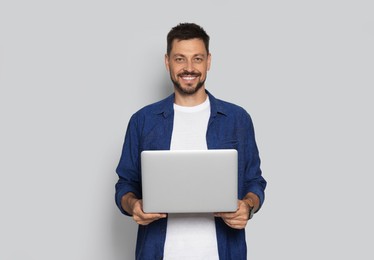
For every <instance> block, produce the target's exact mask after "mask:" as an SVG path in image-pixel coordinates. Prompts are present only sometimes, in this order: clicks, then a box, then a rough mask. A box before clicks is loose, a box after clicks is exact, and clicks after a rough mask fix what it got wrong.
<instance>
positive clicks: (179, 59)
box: [175, 57, 184, 63]
mask: <svg viewBox="0 0 374 260" xmlns="http://www.w3.org/2000/svg"><path fill="white" fill-rule="evenodd" d="M175 62H178V63H182V62H184V58H182V57H176V58H175Z"/></svg>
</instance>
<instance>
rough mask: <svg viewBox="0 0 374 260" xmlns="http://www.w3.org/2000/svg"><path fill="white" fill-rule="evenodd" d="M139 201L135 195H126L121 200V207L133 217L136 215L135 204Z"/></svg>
mask: <svg viewBox="0 0 374 260" xmlns="http://www.w3.org/2000/svg"><path fill="white" fill-rule="evenodd" d="M138 200H139V199H138V198H137V197H136V196H135V194H134V193H132V192H128V193H126V194H125V195H123V196H122V198H121V206H122V208H123V210H125V211H126V212H127V213H128V214H130V215H131V216H132V215H133V214H134V212H133V209H134V204H135V202H137V201H138Z"/></svg>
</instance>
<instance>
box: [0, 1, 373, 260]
mask: <svg viewBox="0 0 374 260" xmlns="http://www.w3.org/2000/svg"><path fill="white" fill-rule="evenodd" d="M373 5H374V4H373V2H372V1H370V0H368V1H363V0H355V1H353V0H352V1H346V0H342V1H337V0H336V1H333V0H324V1H319V0H317V1H296V0H294V1H290V0H286V1H274V0H273V1H231V2H230V3H228V1H196V0H192V1H188V2H186V1H183V2H182V1H181V2H178V1H171V0H168V1H147V2H144V1H138V2H135V1H99V0H97V1H88V0H86V1H84V0H74V1H70V0H67V1H42V0H35V1H25V0H20V1H10V0H2V1H0V122H1V127H0V129H1V130H0V131H1V134H0V155H1V157H0V158H1V159H0V160H1V163H0V174H1V175H0V207H1V208H0V210H1V220H0V248H1V249H0V259H11V260H21V259H29V260H40V259H46V260H47V259H54V260H59V259H61V260H62V259H63V260H65V259H73V260H88V259H89V260H102V259H110V260H120V259H133V255H134V246H135V235H136V225H135V224H134V223H133V222H132V220H131V219H130V218H127V217H124V216H122V215H121V214H120V213H119V211H118V210H117V208H116V206H115V204H114V184H115V182H116V176H115V173H114V170H115V167H116V165H117V163H118V160H119V156H120V152H121V148H122V142H123V137H124V133H125V130H126V126H127V122H128V120H129V117H130V116H131V114H132V113H133V112H135V111H136V110H138V109H139V108H141V107H142V106H144V105H146V104H148V103H150V102H153V101H156V100H159V99H161V98H163V97H165V96H166V95H168V94H169V93H171V91H172V88H171V85H170V82H169V77H168V74H167V73H166V71H165V68H164V64H163V57H164V56H163V55H164V53H165V48H166V41H165V37H166V34H167V32H168V31H169V30H170V28H171V27H173V26H174V25H176V24H177V23H179V22H184V21H192V22H196V23H199V24H201V25H202V26H203V27H204V28H205V29H206V30H207V32H208V33H209V34H210V36H211V52H212V55H213V56H212V68H211V71H210V73H209V75H208V80H207V88H208V89H209V90H210V91H211V92H212V93H213V94H214V95H215V96H216V97H219V98H222V99H225V100H228V101H231V102H234V103H237V104H239V105H241V106H243V107H245V108H246V109H247V110H248V111H249V113H250V114H251V115H252V117H253V120H254V123H255V129H256V134H257V142H258V146H259V148H260V152H261V157H262V161H263V165H262V168H263V172H264V176H265V178H266V179H267V180H268V183H269V185H268V188H267V197H266V202H265V204H264V207H263V209H262V211H261V212H260V213H259V214H257V215H256V216H255V218H254V220H253V221H251V222H250V223H249V224H248V226H247V240H248V249H249V254H248V255H249V257H250V259H257V260H260V259H264V260H268V259H295V260H296V259H373V257H374V253H373V251H372V241H373V232H374V230H373V222H372V221H373V219H374V214H373V209H372V206H371V199H372V198H373V195H374V192H373V191H372V183H373V176H372V175H373V173H374V171H373V169H374V167H373V145H374V141H373V137H372V133H373V132H374V124H373V111H374V106H373V94H372V93H373V90H372V89H373V87H374V79H373V71H374V48H373V46H374V16H373V13H374V10H373V7H374V6H373Z"/></svg>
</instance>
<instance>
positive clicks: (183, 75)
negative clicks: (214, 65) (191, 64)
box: [177, 71, 201, 77]
mask: <svg viewBox="0 0 374 260" xmlns="http://www.w3.org/2000/svg"><path fill="white" fill-rule="evenodd" d="M177 76H178V77H186V76H192V77H199V76H201V73H200V72H194V71H192V72H190V71H183V72H181V73H178V75H177Z"/></svg>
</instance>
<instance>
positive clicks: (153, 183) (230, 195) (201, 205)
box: [141, 149, 238, 213]
mask: <svg viewBox="0 0 374 260" xmlns="http://www.w3.org/2000/svg"><path fill="white" fill-rule="evenodd" d="M141 168H142V190H143V210H144V212H146V213H202V212H233V211H236V210H237V206H238V204H237V203H238V199H237V198H238V155H237V151H236V150H233V149H222V150H166V151H165V150H164V151H143V152H142V153H141Z"/></svg>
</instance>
